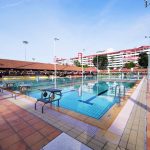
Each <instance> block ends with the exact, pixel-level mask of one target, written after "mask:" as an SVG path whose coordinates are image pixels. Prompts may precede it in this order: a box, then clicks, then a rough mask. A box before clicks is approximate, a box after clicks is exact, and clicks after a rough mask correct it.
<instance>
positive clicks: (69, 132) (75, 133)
mask: <svg viewBox="0 0 150 150" xmlns="http://www.w3.org/2000/svg"><path fill="white" fill-rule="evenodd" d="M67 134H68V135H70V136H71V137H73V138H76V137H78V136H79V135H80V134H81V133H80V132H73V131H71V130H70V131H68V132H67Z"/></svg>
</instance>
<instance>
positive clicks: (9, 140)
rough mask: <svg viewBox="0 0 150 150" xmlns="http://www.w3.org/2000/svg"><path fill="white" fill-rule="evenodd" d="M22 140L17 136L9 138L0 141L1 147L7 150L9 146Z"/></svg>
mask: <svg viewBox="0 0 150 150" xmlns="http://www.w3.org/2000/svg"><path fill="white" fill-rule="evenodd" d="M19 140H20V138H19V137H18V135H17V134H13V135H11V136H9V137H6V138H4V139H2V140H0V146H1V147H2V149H6V148H8V147H9V146H11V145H13V144H15V143H17V142H19Z"/></svg>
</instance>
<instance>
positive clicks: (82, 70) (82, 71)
mask: <svg viewBox="0 0 150 150" xmlns="http://www.w3.org/2000/svg"><path fill="white" fill-rule="evenodd" d="M84 51H85V49H83V50H82V57H81V62H82V89H81V95H82V90H83V72H84V70H83V69H84V68H83V54H84Z"/></svg>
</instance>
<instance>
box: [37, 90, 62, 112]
mask: <svg viewBox="0 0 150 150" xmlns="http://www.w3.org/2000/svg"><path fill="white" fill-rule="evenodd" d="M61 96H62V94H59V93H52V92H48V91H42V93H41V98H39V99H37V101H36V103H35V110H36V104H37V103H38V102H43V103H44V104H43V106H42V113H43V112H44V106H45V105H46V104H48V103H49V104H52V103H53V102H55V101H57V102H58V107H59V100H60V99H61Z"/></svg>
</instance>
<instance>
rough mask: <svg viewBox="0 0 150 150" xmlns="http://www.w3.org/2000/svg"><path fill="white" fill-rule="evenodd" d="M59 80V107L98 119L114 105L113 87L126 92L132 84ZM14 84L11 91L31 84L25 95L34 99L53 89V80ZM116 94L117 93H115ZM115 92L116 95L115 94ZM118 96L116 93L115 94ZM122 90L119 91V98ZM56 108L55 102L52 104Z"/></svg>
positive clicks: (94, 80) (93, 79)
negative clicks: (42, 91)
mask: <svg viewBox="0 0 150 150" xmlns="http://www.w3.org/2000/svg"><path fill="white" fill-rule="evenodd" d="M81 81H82V79H81V78H72V79H71V78H59V79H57V88H59V89H62V97H61V100H60V107H62V108H65V109H68V110H71V111H74V112H77V113H80V114H83V115H86V116H89V117H92V118H95V119H100V118H101V117H102V116H103V115H104V114H105V113H106V112H107V111H108V110H109V109H110V108H111V107H112V106H113V105H114V104H115V103H116V100H115V87H116V85H120V86H121V87H123V86H125V89H126V91H127V90H128V89H130V88H131V87H132V86H133V85H134V82H133V83H128V82H125V83H121V82H118V83H117V82H104V81H99V82H98V83H97V81H96V78H94V77H87V78H84V82H83V83H82V82H81ZM13 82H16V84H15V87H12V89H13V90H19V88H18V87H19V86H18V85H19V84H23V83H24V84H31V89H30V90H28V91H27V92H26V93H25V94H27V95H28V96H31V97H34V98H36V99H38V98H40V97H41V91H40V90H39V89H41V88H42V89H43V88H52V87H54V84H53V83H54V80H53V79H50V80H32V81H31V80H26V81H13ZM117 92H118V91H117ZM117 92H116V93H117ZM117 94H118V93H117ZM122 95H123V90H121V96H122ZM53 105H54V106H57V102H54V103H53Z"/></svg>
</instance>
